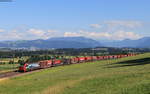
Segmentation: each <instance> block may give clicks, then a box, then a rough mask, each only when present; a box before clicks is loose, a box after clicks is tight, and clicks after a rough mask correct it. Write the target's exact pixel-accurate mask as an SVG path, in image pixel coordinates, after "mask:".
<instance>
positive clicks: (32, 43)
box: [0, 37, 150, 49]
mask: <svg viewBox="0 0 150 94" xmlns="http://www.w3.org/2000/svg"><path fill="white" fill-rule="evenodd" d="M101 46H103V47H104V46H105V47H132V48H150V37H144V38H141V39H138V40H130V39H126V40H122V41H114V42H106V41H105V42H104V41H100V42H99V41H96V40H93V39H90V38H85V37H58V38H50V39H47V40H42V39H38V40H28V41H27V40H20V41H3V42H0V47H6V48H40V49H48V48H92V47H101Z"/></svg>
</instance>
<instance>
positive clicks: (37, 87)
mask: <svg viewBox="0 0 150 94" xmlns="http://www.w3.org/2000/svg"><path fill="white" fill-rule="evenodd" d="M0 94H150V53H146V54H141V55H138V56H133V57H126V58H121V59H113V60H102V61H95V62H88V63H81V64H74V65H67V66H59V67H54V68H49V69H45V70H40V71H38V72H33V73H30V74H26V75H23V76H18V77H13V78H9V79H6V80H2V81H0Z"/></svg>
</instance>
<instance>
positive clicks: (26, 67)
mask: <svg viewBox="0 0 150 94" xmlns="http://www.w3.org/2000/svg"><path fill="white" fill-rule="evenodd" d="M135 55H136V54H126V55H109V56H86V57H74V58H70V59H51V60H43V61H39V62H35V63H28V62H26V63H23V64H20V66H19V71H20V72H28V71H33V70H37V69H45V68H50V67H55V66H61V65H69V64H77V63H84V62H92V61H98V60H107V59H118V58H123V57H129V56H135Z"/></svg>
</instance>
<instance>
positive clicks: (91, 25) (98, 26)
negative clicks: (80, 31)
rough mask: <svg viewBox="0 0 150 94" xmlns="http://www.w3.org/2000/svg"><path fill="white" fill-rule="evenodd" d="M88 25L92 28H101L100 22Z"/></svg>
mask: <svg viewBox="0 0 150 94" xmlns="http://www.w3.org/2000/svg"><path fill="white" fill-rule="evenodd" d="M90 27H92V28H101V27H102V26H101V25H100V24H90Z"/></svg>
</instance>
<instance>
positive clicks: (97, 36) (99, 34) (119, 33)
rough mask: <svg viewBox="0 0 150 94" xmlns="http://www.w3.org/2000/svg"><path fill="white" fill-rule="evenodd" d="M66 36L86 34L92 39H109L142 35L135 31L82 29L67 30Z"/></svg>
mask: <svg viewBox="0 0 150 94" xmlns="http://www.w3.org/2000/svg"><path fill="white" fill-rule="evenodd" d="M64 36H65V37H73V36H74V37H75V36H84V37H89V38H92V39H98V40H100V39H109V40H123V39H139V38H141V36H140V35H138V34H136V33H133V32H126V31H116V32H115V33H111V32H89V31H85V30H80V31H78V32H65V33H64Z"/></svg>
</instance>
